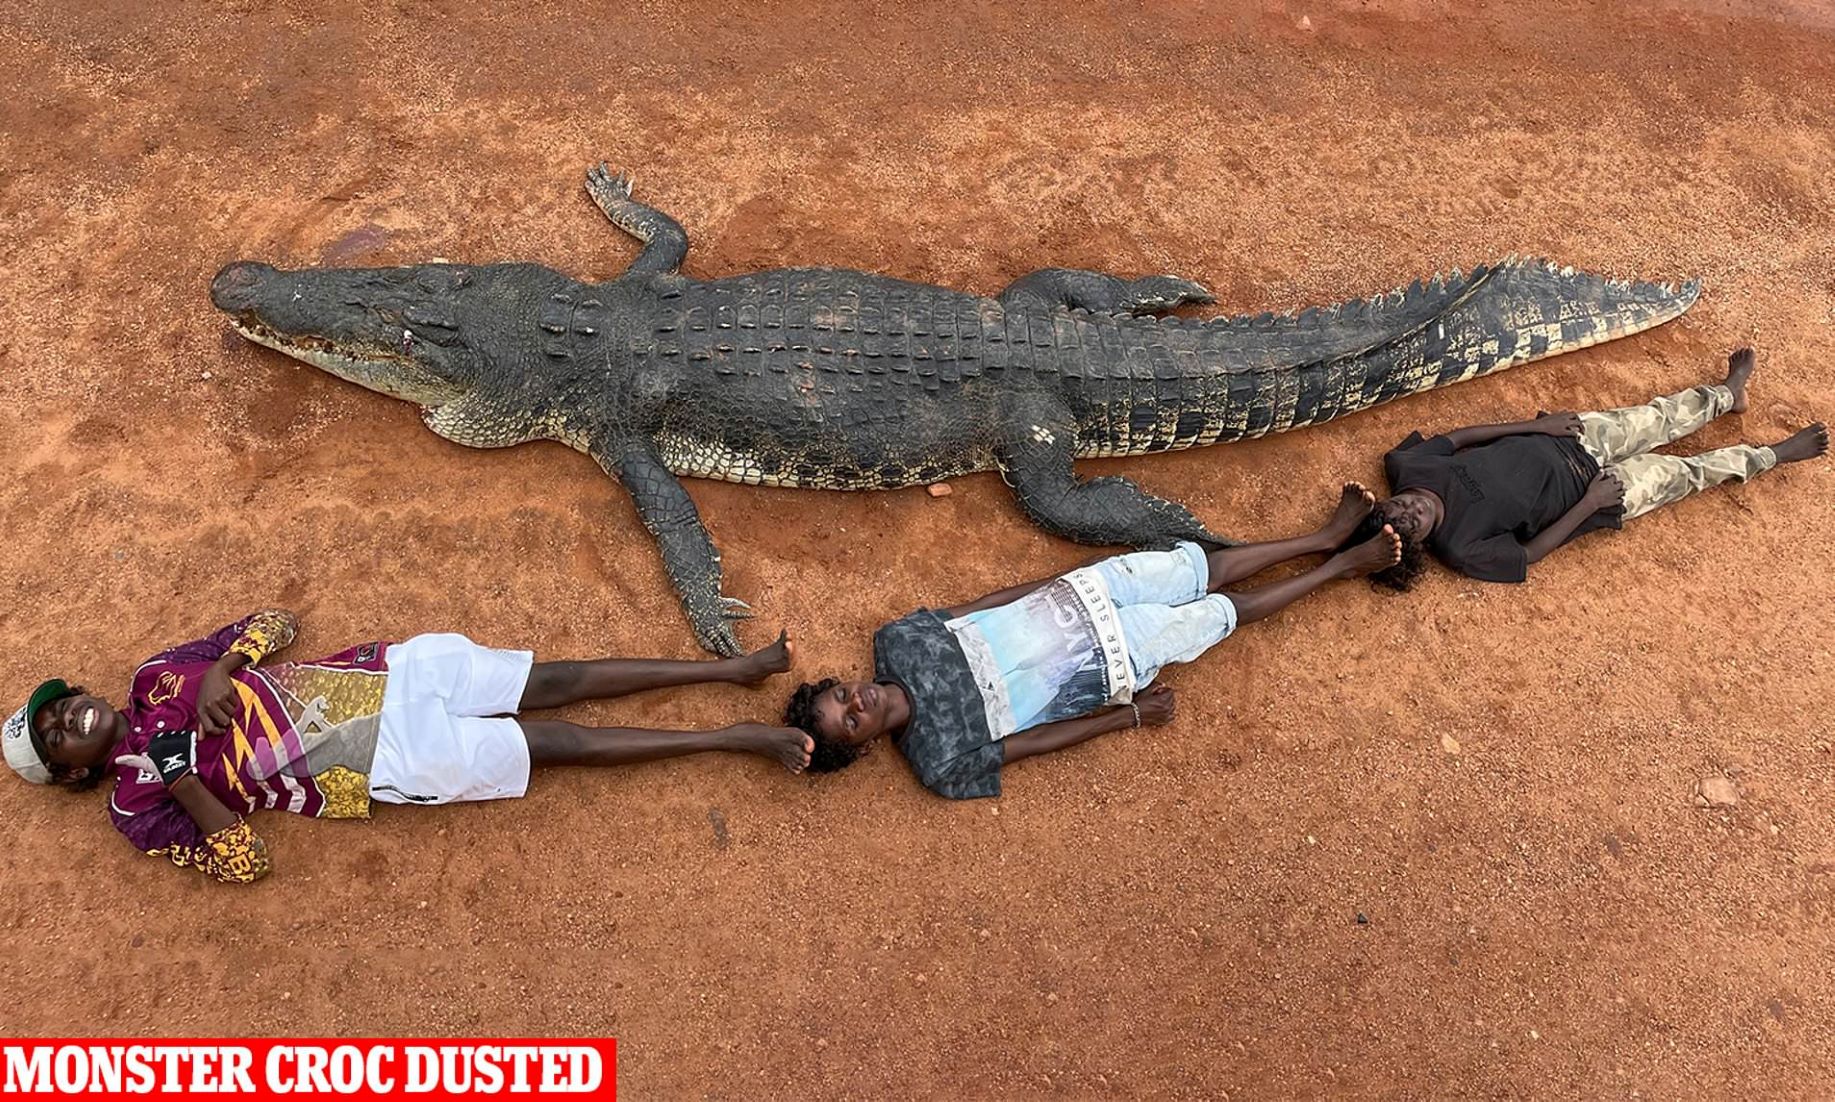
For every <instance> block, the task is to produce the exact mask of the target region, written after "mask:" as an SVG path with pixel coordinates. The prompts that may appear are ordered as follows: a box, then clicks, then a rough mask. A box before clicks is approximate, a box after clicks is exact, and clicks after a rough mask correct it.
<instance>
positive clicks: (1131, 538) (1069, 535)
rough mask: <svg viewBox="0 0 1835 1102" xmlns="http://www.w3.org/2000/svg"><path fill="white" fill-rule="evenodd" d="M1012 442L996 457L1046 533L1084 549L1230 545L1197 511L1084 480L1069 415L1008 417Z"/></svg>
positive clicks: (1121, 484)
mask: <svg viewBox="0 0 1835 1102" xmlns="http://www.w3.org/2000/svg"><path fill="white" fill-rule="evenodd" d="M1007 425H1008V428H1009V435H1008V439H1007V441H1006V442H1005V443H1004V444H1003V445H1002V446H1001V447H1000V448H998V449H996V452H995V461H996V463H997V464H998V466H999V467H1000V473H1001V476H1002V477H1003V478H1005V479H1006V480H1007V484H1008V485H1009V486H1012V487H1013V494H1014V496H1015V497H1016V498H1017V499H1018V500H1019V506H1020V508H1021V509H1023V510H1025V513H1026V515H1027V516H1029V517H1031V518H1032V520H1033V522H1034V523H1036V524H1037V525H1038V526H1039V527H1041V528H1043V529H1045V530H1046V531H1047V532H1050V533H1051V534H1053V535H1056V536H1062V537H1064V538H1065V539H1069V540H1075V541H1077V542H1078V543H1093V544H1126V545H1128V546H1131V547H1153V548H1157V547H1170V546H1171V545H1172V544H1174V543H1177V542H1179V541H1180V540H1192V541H1194V542H1196V543H1199V544H1202V545H1204V547H1205V548H1206V549H1207V550H1215V549H1216V548H1219V547H1225V546H1228V545H1230V544H1232V543H1234V542H1235V541H1234V540H1229V539H1225V538H1224V537H1222V536H1219V535H1217V534H1216V533H1215V532H1212V531H1211V530H1210V529H1208V528H1206V527H1205V526H1204V523H1203V522H1202V521H1200V520H1199V519H1198V518H1197V517H1195V516H1193V515H1192V513H1191V510H1189V509H1187V508H1185V506H1183V505H1180V504H1178V503H1177V502H1173V501H1167V500H1166V499H1164V498H1159V497H1154V496H1153V495H1152V494H1150V493H1148V492H1146V491H1145V490H1143V489H1141V488H1140V487H1139V486H1136V485H1135V484H1134V483H1133V482H1131V481H1129V480H1128V479H1125V478H1115V477H1106V478H1091V479H1079V478H1078V477H1077V475H1076V472H1075V471H1073V470H1072V469H1071V464H1072V460H1073V459H1074V458H1075V456H1076V446H1077V431H1076V428H1075V427H1074V426H1073V425H1072V423H1071V420H1070V418H1069V417H1068V416H1067V415H1065V416H1056V417H1036V416H1029V415H1025V414H1021V415H1019V416H1016V417H1009V418H1008V419H1007Z"/></svg>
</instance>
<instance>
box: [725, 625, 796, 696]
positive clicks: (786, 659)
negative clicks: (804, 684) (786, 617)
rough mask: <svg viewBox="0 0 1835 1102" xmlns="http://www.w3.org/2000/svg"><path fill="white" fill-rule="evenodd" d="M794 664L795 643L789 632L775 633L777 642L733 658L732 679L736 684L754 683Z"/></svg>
mask: <svg viewBox="0 0 1835 1102" xmlns="http://www.w3.org/2000/svg"><path fill="white" fill-rule="evenodd" d="M795 664H796V644H795V643H792V642H791V641H790V633H789V632H787V631H780V632H778V633H777V642H775V643H772V644H771V645H770V646H768V647H761V648H759V649H758V650H755V651H753V652H752V653H751V654H748V655H746V656H745V657H744V658H735V659H733V671H734V672H733V677H732V681H733V683H734V684H736V685H756V684H758V683H759V682H760V681H763V680H764V679H765V678H767V677H773V676H775V675H777V674H780V673H783V672H784V671H786V670H788V669H789V668H790V667H791V666H793V665H795Z"/></svg>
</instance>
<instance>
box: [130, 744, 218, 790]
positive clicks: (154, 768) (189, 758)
mask: <svg viewBox="0 0 1835 1102" xmlns="http://www.w3.org/2000/svg"><path fill="white" fill-rule="evenodd" d="M197 757H198V740H197V735H196V734H194V733H193V732H191V731H161V732H160V733H159V734H157V735H154V736H153V741H151V742H149V743H147V749H146V753H144V754H122V755H121V756H120V757H118V758H116V759H115V764H116V765H125V766H128V767H130V768H133V769H139V770H142V771H144V772H147V773H152V774H154V775H156V776H158V777H159V783H160V784H163V785H165V786H166V787H167V788H171V787H172V786H173V785H175V784H177V783H178V782H179V781H181V780H183V779H184V778H185V777H186V776H188V775H190V774H192V773H195V772H197Z"/></svg>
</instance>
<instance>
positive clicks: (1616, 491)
mask: <svg viewBox="0 0 1835 1102" xmlns="http://www.w3.org/2000/svg"><path fill="white" fill-rule="evenodd" d="M1586 500H1587V501H1589V502H1591V503H1592V505H1593V508H1594V510H1595V511H1598V510H1600V509H1614V508H1617V507H1618V506H1620V505H1623V504H1624V503H1625V480H1624V479H1623V478H1620V477H1619V474H1618V468H1617V467H1607V468H1606V469H1605V470H1603V471H1600V472H1599V474H1598V475H1596V476H1595V477H1594V479H1593V481H1591V482H1589V483H1587V493H1586Z"/></svg>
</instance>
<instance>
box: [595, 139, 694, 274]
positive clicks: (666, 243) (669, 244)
mask: <svg viewBox="0 0 1835 1102" xmlns="http://www.w3.org/2000/svg"><path fill="white" fill-rule="evenodd" d="M586 193H587V194H588V195H590V196H592V197H593V202H595V203H597V204H599V209H600V210H602V211H604V212H605V216H606V217H607V218H610V219H611V220H612V225H614V226H617V227H618V228H619V229H621V230H623V231H624V232H626V233H628V234H630V235H631V236H632V237H635V238H637V240H639V241H642V242H643V243H644V249H643V252H641V253H638V254H637V259H636V260H633V261H631V266H630V267H628V268H626V269H625V270H624V274H625V275H627V276H632V275H661V274H663V273H665V272H673V271H675V270H676V269H677V268H679V267H681V266H682V260H683V259H684V258H685V257H687V255H688V234H687V233H685V232H683V230H682V224H681V223H680V222H677V221H676V220H675V219H673V218H671V217H669V216H668V215H666V214H664V213H663V212H662V211H660V210H657V209H656V208H655V207H648V206H645V205H644V204H642V203H639V202H638V201H637V200H635V199H633V198H631V178H630V177H629V176H627V175H625V174H624V173H619V174H617V175H613V174H612V170H611V168H610V167H609V166H607V165H606V164H605V163H604V162H601V163H599V164H597V165H594V166H593V167H592V168H589V169H587V170H586Z"/></svg>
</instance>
